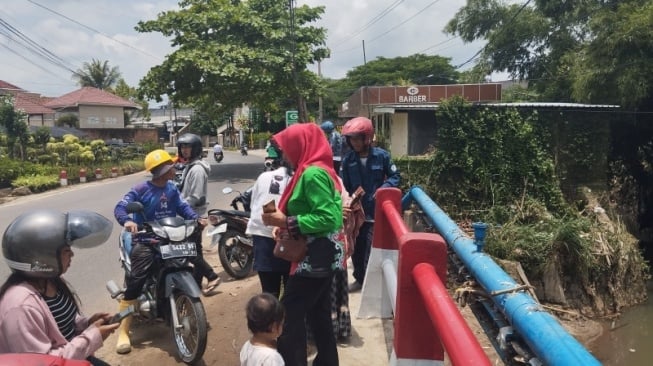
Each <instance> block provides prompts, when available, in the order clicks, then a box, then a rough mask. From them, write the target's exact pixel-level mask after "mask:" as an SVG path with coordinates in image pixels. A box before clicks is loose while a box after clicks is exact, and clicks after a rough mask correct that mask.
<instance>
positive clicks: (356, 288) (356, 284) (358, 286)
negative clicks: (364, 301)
mask: <svg viewBox="0 0 653 366" xmlns="http://www.w3.org/2000/svg"><path fill="white" fill-rule="evenodd" d="M362 288H363V284H362V283H360V282H358V281H354V283H352V284H351V285H349V292H358V291H360V290H361V289H362Z"/></svg>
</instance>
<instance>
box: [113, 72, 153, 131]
mask: <svg viewBox="0 0 653 366" xmlns="http://www.w3.org/2000/svg"><path fill="white" fill-rule="evenodd" d="M113 94H115V95H117V96H119V97H121V98H124V99H127V100H129V101H131V102H134V103H136V104H138V105H140V107H141V109H140V110H138V111H136V112H131V113H130V112H125V124H129V122H130V121H131V118H132V117H139V116H140V117H143V118H144V119H146V120H149V119H150V116H151V113H150V105H149V103H148V102H147V101H146V100H144V99H142V98H140V97H139V96H138V91H137V90H136V88H134V87H131V86H129V85H128V84H127V82H126V81H125V79H123V78H120V80H118V83H117V84H116V87H115V88H114V89H113Z"/></svg>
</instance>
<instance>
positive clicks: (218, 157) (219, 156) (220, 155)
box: [213, 152, 224, 163]
mask: <svg viewBox="0 0 653 366" xmlns="http://www.w3.org/2000/svg"><path fill="white" fill-rule="evenodd" d="M213 159H215V161H217V162H218V163H219V162H221V161H222V159H224V153H223V152H219V153H213Z"/></svg>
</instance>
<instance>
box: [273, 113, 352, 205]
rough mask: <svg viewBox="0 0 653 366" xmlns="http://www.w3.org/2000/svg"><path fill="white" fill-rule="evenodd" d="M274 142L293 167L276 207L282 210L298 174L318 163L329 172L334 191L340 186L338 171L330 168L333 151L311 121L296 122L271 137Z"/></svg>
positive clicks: (295, 183) (339, 189)
mask: <svg viewBox="0 0 653 366" xmlns="http://www.w3.org/2000/svg"><path fill="white" fill-rule="evenodd" d="M272 140H273V141H274V143H275V144H276V145H277V146H278V147H279V148H280V149H281V151H282V153H283V156H284V158H285V159H287V160H288V161H289V162H290V163H292V165H293V166H294V167H295V174H294V175H293V177H292V179H291V180H290V182H288V187H286V189H285V190H284V191H283V194H282V195H281V199H280V200H279V210H281V211H282V212H284V213H286V205H287V204H288V200H289V199H290V196H291V195H292V191H293V189H294V188H295V186H296V185H297V181H298V180H299V177H300V176H301V175H302V173H303V172H304V170H306V168H308V167H309V166H312V165H314V166H318V167H320V168H322V169H324V170H326V171H327V173H329V175H330V176H331V179H333V184H335V186H336V188H337V189H338V192H342V186H341V185H340V180H339V179H338V174H337V173H336V171H335V170H334V169H333V153H332V152H331V146H329V142H328V141H327V139H326V138H325V137H324V133H323V132H322V130H321V129H320V128H319V127H318V126H317V125H316V124H314V123H297V124H294V125H291V126H289V127H287V128H286V129H285V130H283V131H281V132H279V133H277V134H275V135H274V136H272Z"/></svg>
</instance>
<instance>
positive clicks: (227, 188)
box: [222, 187, 234, 194]
mask: <svg viewBox="0 0 653 366" xmlns="http://www.w3.org/2000/svg"><path fill="white" fill-rule="evenodd" d="M233 191H234V190H233V189H232V188H231V187H224V188H222V193H224V194H229V193H231V192H233Z"/></svg>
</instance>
